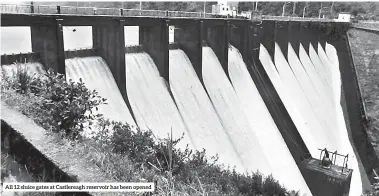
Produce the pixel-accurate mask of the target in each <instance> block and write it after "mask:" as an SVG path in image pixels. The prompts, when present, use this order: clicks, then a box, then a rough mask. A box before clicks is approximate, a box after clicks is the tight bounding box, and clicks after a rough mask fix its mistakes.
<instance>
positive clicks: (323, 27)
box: [318, 22, 331, 51]
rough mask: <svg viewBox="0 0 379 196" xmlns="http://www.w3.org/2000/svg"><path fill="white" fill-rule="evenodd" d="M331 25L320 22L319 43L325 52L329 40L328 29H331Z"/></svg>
mask: <svg viewBox="0 0 379 196" xmlns="http://www.w3.org/2000/svg"><path fill="white" fill-rule="evenodd" d="M330 25H331V24H330V23H326V22H320V26H319V32H320V35H319V36H318V42H320V44H321V47H322V48H323V49H324V51H325V46H326V41H327V40H328V28H330V27H329V26H330Z"/></svg>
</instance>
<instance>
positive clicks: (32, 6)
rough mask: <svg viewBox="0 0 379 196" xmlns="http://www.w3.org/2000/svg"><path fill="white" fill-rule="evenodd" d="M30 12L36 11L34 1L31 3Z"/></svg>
mask: <svg viewBox="0 0 379 196" xmlns="http://www.w3.org/2000/svg"><path fill="white" fill-rule="evenodd" d="M30 12H31V13H34V4H33V2H31V4H30Z"/></svg>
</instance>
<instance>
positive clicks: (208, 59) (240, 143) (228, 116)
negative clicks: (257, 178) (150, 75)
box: [202, 47, 272, 175]
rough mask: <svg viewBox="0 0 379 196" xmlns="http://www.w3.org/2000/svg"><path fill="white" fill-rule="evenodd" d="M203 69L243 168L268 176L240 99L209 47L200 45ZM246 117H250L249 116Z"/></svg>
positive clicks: (262, 154) (208, 88) (266, 163)
mask: <svg viewBox="0 0 379 196" xmlns="http://www.w3.org/2000/svg"><path fill="white" fill-rule="evenodd" d="M202 70H203V79H204V85H205V87H206V89H207V92H208V94H209V97H210V99H211V101H212V103H213V105H214V107H215V109H216V112H217V114H218V115H219V118H220V119H221V123H222V125H223V126H224V129H225V130H226V132H227V134H228V135H229V137H230V139H231V141H232V143H233V145H234V147H235V149H236V151H237V153H238V155H239V156H240V157H241V160H242V162H243V165H244V168H245V171H247V172H251V171H256V170H259V171H260V172H262V173H263V174H266V175H268V174H269V173H271V171H272V170H271V166H270V165H269V162H268V161H267V158H266V156H265V154H264V152H263V149H262V147H261V146H260V144H259V142H258V141H257V137H256V135H255V134H254V132H253V130H252V128H251V127H250V125H249V123H248V120H247V118H246V117H245V115H244V112H243V110H242V109H241V108H240V104H239V99H238V97H237V95H236V94H235V92H234V89H233V87H232V85H231V84H230V82H229V80H228V78H227V76H226V74H225V72H224V70H223V69H222V67H221V64H220V62H219V61H218V59H217V57H216V55H215V53H214V52H213V50H212V49H211V48H210V47H203V68H202ZM249 118H252V117H251V116H249ZM220 145H222V144H220Z"/></svg>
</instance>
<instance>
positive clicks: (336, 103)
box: [291, 43, 365, 195]
mask: <svg viewBox="0 0 379 196" xmlns="http://www.w3.org/2000/svg"><path fill="white" fill-rule="evenodd" d="M309 47H310V49H309V51H310V52H309V53H310V55H309V56H310V57H308V55H307V54H306V52H305V50H304V48H303V46H302V45H300V52H299V54H300V59H301V61H302V62H303V66H304V68H305V69H313V72H312V73H310V74H309V75H311V74H313V78H314V81H315V86H314V89H313V90H316V89H324V91H323V92H322V93H323V97H324V103H328V105H327V106H330V107H328V108H326V107H324V108H325V111H324V112H325V113H329V114H326V116H328V117H329V118H327V119H328V120H329V121H330V122H329V124H330V125H331V127H330V129H329V130H328V132H330V133H331V134H333V135H334V137H335V138H336V139H335V140H334V142H335V146H336V147H335V148H334V149H333V151H334V150H337V151H338V152H339V153H340V154H349V162H348V165H347V166H348V168H352V169H353V170H354V172H353V175H352V180H351V185H350V195H360V194H361V193H362V182H363V181H365V180H364V178H365V177H364V175H363V176H362V175H361V170H360V168H359V166H358V160H357V158H356V156H355V153H354V151H353V148H352V146H351V143H350V141H349V137H348V132H347V129H346V124H345V120H344V116H343V112H342V108H341V104H340V100H341V94H340V93H341V77H340V71H339V64H338V56H337V52H336V50H335V48H334V47H333V46H332V45H330V44H328V43H326V49H327V51H326V52H325V51H324V50H323V48H322V47H318V54H317V53H316V52H315V50H314V48H313V46H312V45H310V46H309ZM326 54H328V55H326ZM309 59H313V61H311V62H309ZM304 62H308V63H304ZM315 64H316V65H315ZM291 65H292V64H291ZM308 73H309V72H308ZM320 75H324V76H326V77H324V78H322V77H321V76H320ZM325 78H328V79H326V80H325ZM323 80H324V81H327V83H328V85H327V86H325V82H323ZM328 88H329V89H328ZM325 113H324V114H325ZM313 156H315V155H313ZM317 156H318V155H317ZM342 161H343V160H338V159H337V163H339V164H340V165H341V163H342Z"/></svg>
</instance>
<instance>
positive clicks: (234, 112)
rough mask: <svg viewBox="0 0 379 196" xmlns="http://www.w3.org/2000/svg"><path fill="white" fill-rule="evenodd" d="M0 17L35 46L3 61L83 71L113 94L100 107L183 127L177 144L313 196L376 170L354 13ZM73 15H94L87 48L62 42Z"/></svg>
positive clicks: (74, 22) (111, 114) (335, 191)
mask: <svg viewBox="0 0 379 196" xmlns="http://www.w3.org/2000/svg"><path fill="white" fill-rule="evenodd" d="M123 13H125V12H123ZM1 22H2V27H17V26H23V27H25V26H27V27H29V28H30V34H31V51H30V53H22V54H15V55H3V56H2V70H5V71H4V72H9V71H7V70H9V69H11V68H9V67H11V66H10V64H12V63H14V62H16V61H19V60H20V59H29V60H33V61H35V62H37V63H34V64H33V66H28V65H25V66H28V67H31V68H32V69H38V73H41V72H42V71H41V70H40V69H41V68H40V67H41V65H42V66H43V67H44V69H45V70H47V69H53V70H54V71H55V72H57V73H61V74H64V75H65V76H66V78H67V79H72V80H79V79H80V78H81V79H82V80H83V81H84V83H85V84H86V86H87V87H88V88H91V89H96V90H97V91H98V92H99V94H100V95H101V96H103V97H105V98H107V99H108V102H109V104H108V105H106V106H104V107H102V108H99V110H100V112H101V113H103V114H104V116H106V117H107V118H109V119H112V120H117V121H124V122H127V123H129V124H131V125H133V126H138V127H140V128H141V129H151V130H152V131H153V132H154V134H156V135H157V136H159V137H165V136H167V133H170V131H172V133H173V137H174V138H177V137H180V136H181V135H182V134H183V133H184V135H185V137H184V139H183V141H182V142H181V143H180V145H179V147H185V146H186V145H187V144H188V145H189V146H190V148H192V149H198V150H201V149H203V148H204V149H206V150H207V152H208V153H209V154H218V155H219V157H220V161H221V162H222V163H224V164H225V165H230V166H232V167H235V168H236V171H238V172H241V173H243V172H250V171H256V170H259V171H261V172H262V173H263V174H265V175H268V174H272V175H273V177H274V178H275V179H278V180H279V181H280V183H282V184H284V185H285V186H286V187H287V188H289V189H294V190H297V189H300V191H301V192H302V193H306V194H307V195H314V196H318V195H346V194H349V195H360V194H361V193H362V192H363V191H364V190H366V189H368V187H369V182H372V181H373V174H372V170H373V169H377V167H378V165H379V160H376V161H377V162H370V160H371V159H368V158H367V157H366V154H367V153H366V152H368V151H372V150H373V149H372V147H370V145H369V144H367V143H362V141H366V140H364V137H365V134H364V128H363V124H362V122H361V118H362V116H364V113H363V111H362V106H361V104H362V102H361V100H360V99H361V98H360V94H359V89H358V87H357V79H356V75H355V72H354V64H353V62H352V58H351V54H350V47H349V44H348V39H347V36H346V32H347V30H348V28H349V23H341V22H332V21H323V20H320V21H307V20H305V21H293V20H262V21H252V20H246V19H216V18H205V17H204V18H191V17H170V16H161V17H148V16H138V17H134V16H124V15H121V16H105V15H102V16H101V15H81V16H77V15H67V14H65V15H61V14H43V15H42V14H40V15H39V14H14V13H12V14H11V13H9V14H7V13H2V17H1ZM66 26H67V27H69V26H90V27H91V28H92V32H91V33H92V47H91V48H86V49H82V50H75V51H68V50H65V44H64V41H65V40H64V36H63V29H64V27H66ZM126 26H138V27H139V33H138V46H134V47H128V46H126V45H127V44H126V38H125V36H126V37H127V36H128V33H131V34H132V33H134V32H128V31H127V30H125V28H124V27H126ZM171 26H173V27H174V29H175V30H174V36H171V37H170V28H169V27H171ZM172 39H173V40H172ZM170 42H171V43H170ZM36 64H37V65H36ZM36 67H37V68H36ZM33 72H36V71H33ZM324 148H327V149H328V150H330V151H331V154H333V155H334V156H335V157H336V158H335V160H336V162H335V165H333V166H332V168H331V169H330V170H327V169H325V168H322V167H319V166H320V159H321V157H320V153H322V151H320V150H319V149H324ZM337 154H338V155H341V156H338V157H337ZM347 154H348V157H344V156H342V155H347ZM340 157H342V158H341V159H340ZM337 158H338V159H337ZM344 158H347V159H348V162H347V168H346V166H345V165H344V164H345V163H346V162H345V161H346V160H345V159H344ZM341 169H342V170H344V171H342V172H341ZM325 187H327V188H325Z"/></svg>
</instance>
